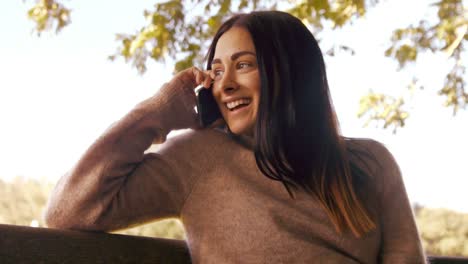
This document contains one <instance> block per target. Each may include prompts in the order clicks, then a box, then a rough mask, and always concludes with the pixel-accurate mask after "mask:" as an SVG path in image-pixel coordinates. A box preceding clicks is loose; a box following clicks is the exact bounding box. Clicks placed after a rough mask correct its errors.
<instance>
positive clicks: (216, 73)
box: [213, 70, 223, 78]
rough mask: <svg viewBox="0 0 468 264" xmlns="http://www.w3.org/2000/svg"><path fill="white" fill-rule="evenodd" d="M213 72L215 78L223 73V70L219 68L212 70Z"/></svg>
mask: <svg viewBox="0 0 468 264" xmlns="http://www.w3.org/2000/svg"><path fill="white" fill-rule="evenodd" d="M213 72H214V75H215V78H217V77H220V76H221V75H222V74H223V71H221V70H214V71H213Z"/></svg>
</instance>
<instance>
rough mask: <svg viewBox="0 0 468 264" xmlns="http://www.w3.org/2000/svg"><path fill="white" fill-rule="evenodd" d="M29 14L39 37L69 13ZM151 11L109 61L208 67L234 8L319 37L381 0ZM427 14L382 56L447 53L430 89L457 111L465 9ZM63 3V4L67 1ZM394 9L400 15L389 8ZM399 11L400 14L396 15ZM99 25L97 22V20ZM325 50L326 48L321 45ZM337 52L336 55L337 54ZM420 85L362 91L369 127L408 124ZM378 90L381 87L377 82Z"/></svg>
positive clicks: (396, 34)
mask: <svg viewBox="0 0 468 264" xmlns="http://www.w3.org/2000/svg"><path fill="white" fill-rule="evenodd" d="M29 2H33V3H34V4H33V5H32V6H31V7H30V8H29V11H28V13H27V15H28V18H29V19H30V20H31V21H33V22H34V25H35V28H34V30H35V32H37V34H38V35H40V34H41V33H43V32H45V31H55V32H60V31H62V30H64V29H65V28H66V27H67V26H68V25H69V24H70V23H71V21H72V20H71V17H72V15H73V13H72V10H71V9H69V8H67V6H65V5H64V4H63V3H61V2H64V1H62V0H29ZM154 2H157V3H156V4H154V6H153V8H151V9H148V10H144V11H143V12H142V13H143V16H144V17H145V19H146V25H143V26H142V27H141V28H140V29H138V30H136V32H134V33H116V42H117V43H116V44H117V45H116V46H117V47H116V52H115V53H114V54H112V55H110V56H109V59H111V60H116V59H123V60H124V61H125V62H127V63H129V64H130V65H131V67H133V68H135V69H136V70H137V71H138V72H139V73H141V74H144V73H145V72H146V70H147V62H148V60H154V61H156V62H159V63H165V62H166V60H167V59H168V58H170V59H171V60H174V61H176V63H175V64H174V65H173V66H174V73H175V72H178V71H180V70H182V69H185V68H188V67H190V66H193V65H194V66H197V67H200V68H203V59H204V53H205V52H206V50H207V48H208V45H209V43H210V40H211V38H212V36H213V35H214V33H215V32H216V30H217V28H218V27H219V26H220V24H221V23H222V22H223V19H225V18H226V17H229V16H230V15H232V14H234V13H239V12H250V11H252V10H281V11H286V12H289V13H291V14H293V15H295V16H296V17H298V18H300V19H301V20H302V21H303V22H304V23H305V24H306V25H308V26H309V29H310V30H311V31H312V33H313V34H314V35H315V37H316V38H317V39H318V40H319V41H320V39H321V33H322V32H326V31H328V32H329V31H333V30H336V29H339V28H343V27H344V26H346V25H350V24H352V22H353V21H355V20H357V19H361V18H362V17H364V16H365V15H366V13H367V12H368V11H369V10H370V9H372V8H373V7H374V6H376V5H379V4H381V3H382V2H383V1H382V0H347V1H343V0H283V1H277V0H237V1H232V0H170V1H164V2H163V1H156V0H155V1H154ZM427 2H428V4H427V10H428V11H429V12H428V13H430V16H429V18H426V17H421V18H418V19H419V22H417V23H415V24H411V25H407V26H406V27H404V28H395V29H394V31H393V34H392V35H391V36H388V43H389V44H388V48H387V49H386V51H385V52H384V54H382V56H386V57H388V58H390V59H393V60H395V61H397V62H398V69H396V70H405V69H406V70H408V67H407V66H408V65H411V64H414V63H417V62H418V58H420V57H421V55H422V54H434V55H437V54H444V56H446V58H447V61H448V62H449V63H450V65H452V68H451V69H450V70H449V71H448V72H447V73H446V76H445V80H441V83H443V85H442V87H438V90H436V91H431V92H433V93H434V94H438V95H439V96H442V97H444V98H445V106H446V107H450V108H452V109H453V114H454V115H455V114H456V113H457V112H458V111H459V110H460V109H465V108H466V106H467V105H468V92H467V91H466V90H465V86H466V83H465V79H464V76H465V72H466V66H465V65H466V61H464V59H465V60H466V58H467V56H466V47H465V46H466V40H468V15H467V13H468V10H467V8H466V7H465V6H464V1H463V0H433V1H427ZM65 3H66V2H65ZM392 12H395V11H394V10H392ZM395 15H396V16H398V14H395ZM97 23H98V22H97ZM322 49H323V47H322ZM337 51H344V52H349V53H350V54H352V55H354V50H353V47H350V46H348V45H347V44H346V43H335V44H334V45H333V47H327V49H326V50H324V53H325V54H326V56H335V55H336V54H337V53H338V54H339V53H340V52H337ZM338 56H339V55H338ZM416 87H418V88H419V90H422V89H423V88H425V87H423V86H422V85H420V83H419V82H418V76H416V75H415V76H414V78H413V80H412V81H411V82H410V83H408V84H406V85H402V87H395V89H398V91H401V92H399V94H401V95H399V96H394V95H388V94H384V93H379V92H374V91H373V90H374V89H372V90H371V91H370V92H369V93H368V94H367V95H362V98H361V100H360V107H359V110H358V111H357V116H358V117H360V118H362V119H364V120H365V122H364V125H365V126H367V125H368V124H369V123H375V124H376V125H378V126H379V125H381V126H382V127H384V128H391V129H393V131H394V132H396V131H397V129H398V128H401V127H403V126H404V125H405V122H406V120H407V119H408V117H409V116H410V111H408V109H410V108H411V102H409V101H410V100H408V98H410V97H411V96H412V95H413V94H414V92H415V88H416ZM375 88H377V90H378V87H375Z"/></svg>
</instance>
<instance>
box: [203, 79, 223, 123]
mask: <svg viewBox="0 0 468 264" xmlns="http://www.w3.org/2000/svg"><path fill="white" fill-rule="evenodd" d="M197 112H198V117H199V120H200V124H201V126H202V127H207V126H209V125H211V124H213V122H214V121H216V120H218V119H219V118H222V115H221V112H220V111H219V107H218V104H217V103H216V101H215V99H214V97H213V94H212V93H211V87H210V88H201V89H199V90H198V93H197Z"/></svg>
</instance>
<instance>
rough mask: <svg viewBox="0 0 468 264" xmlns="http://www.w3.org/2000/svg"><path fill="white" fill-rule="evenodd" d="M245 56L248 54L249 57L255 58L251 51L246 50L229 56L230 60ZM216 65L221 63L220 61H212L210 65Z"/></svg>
mask: <svg viewBox="0 0 468 264" xmlns="http://www.w3.org/2000/svg"><path fill="white" fill-rule="evenodd" d="M246 54H250V55H253V56H256V55H255V53H253V52H252V51H247V50H244V51H239V52H236V53H234V54H232V55H231V60H232V61H233V60H236V59H237V58H239V57H240V56H242V55H246ZM216 63H221V60H220V59H214V60H213V61H212V62H211V65H213V64H216Z"/></svg>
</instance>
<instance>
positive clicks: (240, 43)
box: [214, 27, 255, 58]
mask: <svg viewBox="0 0 468 264" xmlns="http://www.w3.org/2000/svg"><path fill="white" fill-rule="evenodd" d="M239 51H251V52H254V53H255V46H254V44H253V41H252V37H251V36H250V33H249V31H247V30H246V29H245V28H242V27H232V28H231V29H229V30H228V31H226V32H225V33H224V34H223V35H222V36H221V37H220V38H219V40H218V43H217V44H216V49H215V54H214V58H221V57H224V56H231V55H232V54H233V53H236V52H239Z"/></svg>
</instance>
